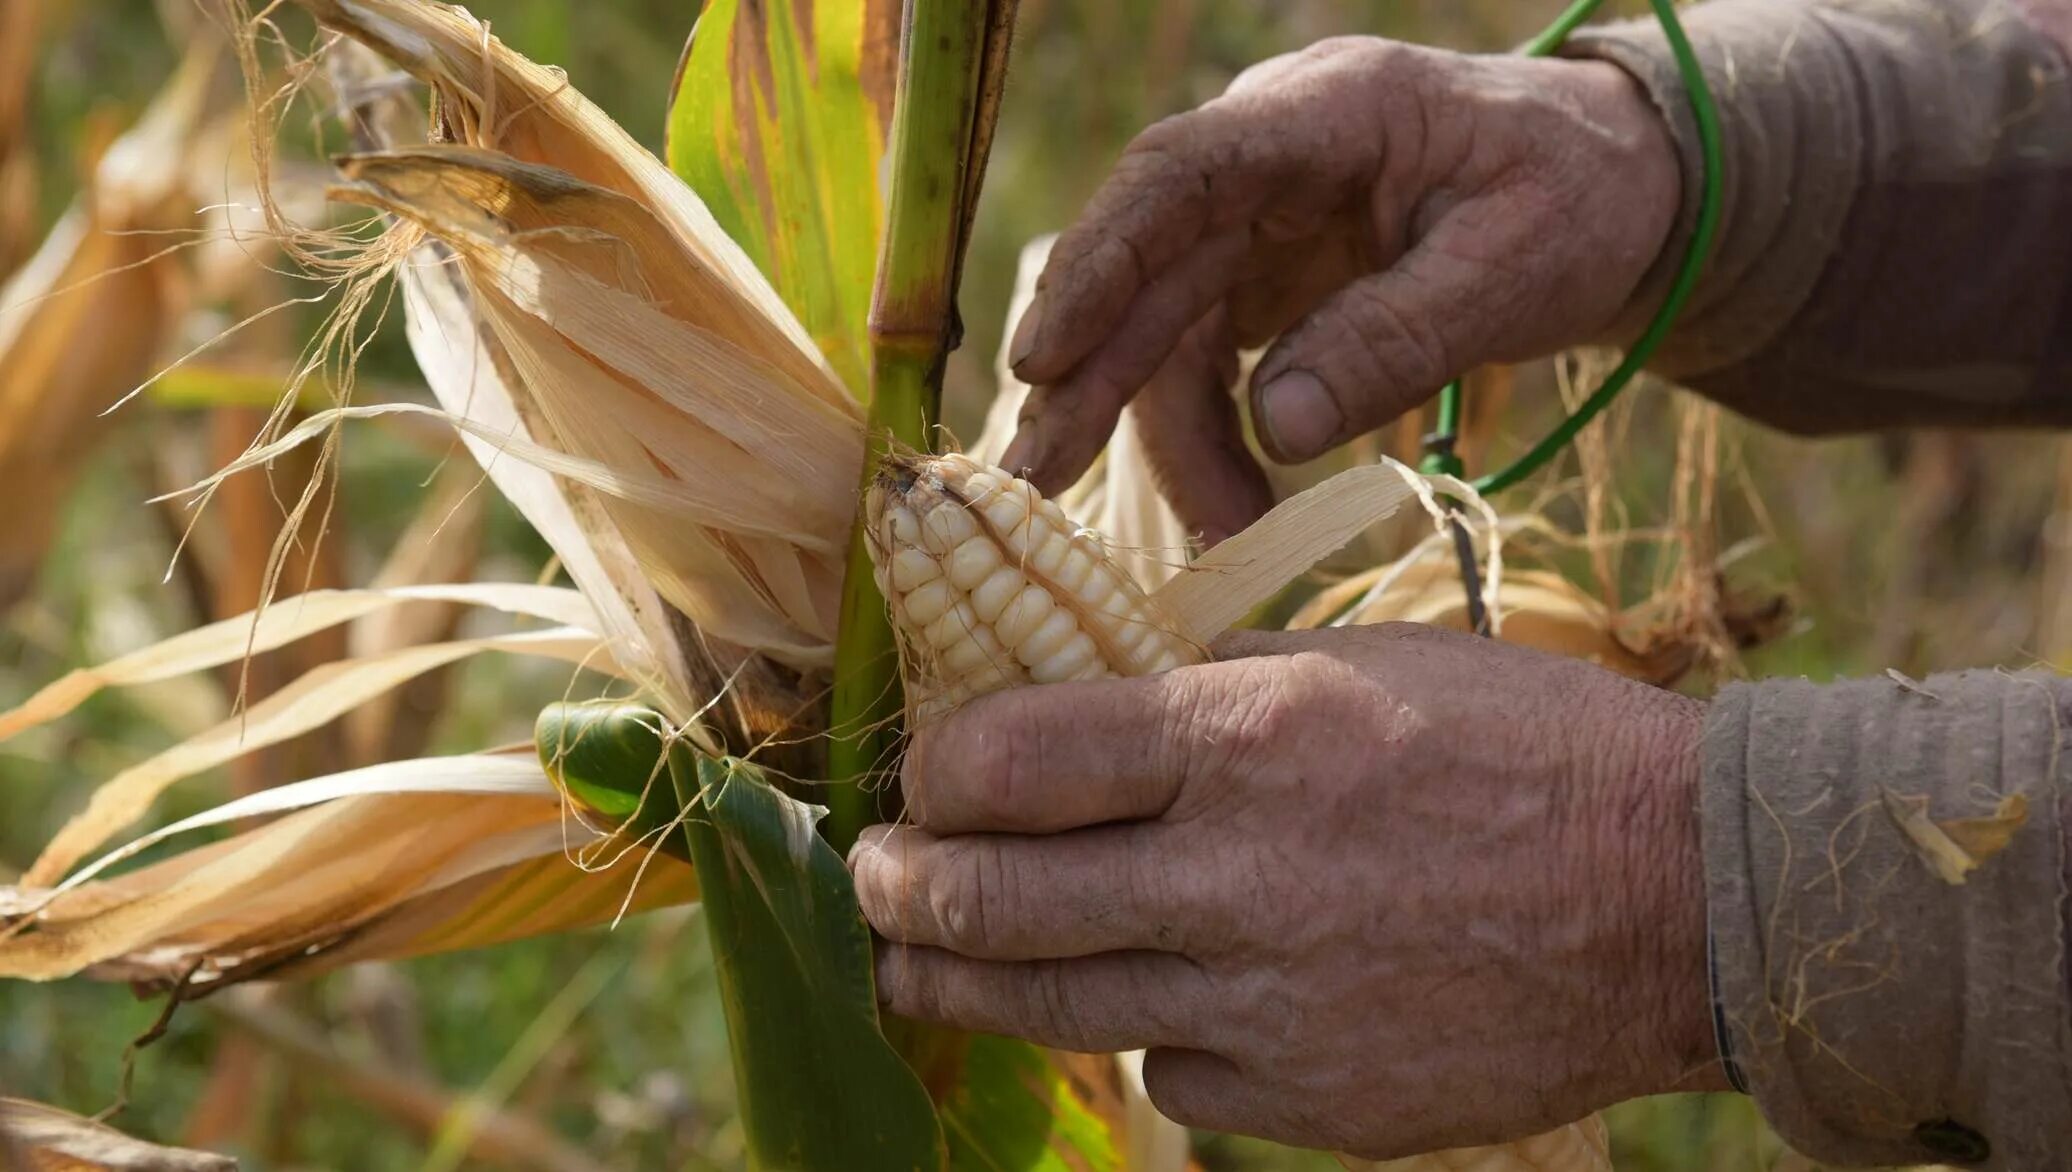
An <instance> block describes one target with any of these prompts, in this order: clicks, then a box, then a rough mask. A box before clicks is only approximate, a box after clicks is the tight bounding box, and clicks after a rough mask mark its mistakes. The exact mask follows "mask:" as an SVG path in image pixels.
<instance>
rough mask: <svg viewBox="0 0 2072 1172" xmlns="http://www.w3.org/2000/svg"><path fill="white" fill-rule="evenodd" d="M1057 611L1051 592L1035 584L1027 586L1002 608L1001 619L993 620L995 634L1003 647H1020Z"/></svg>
mask: <svg viewBox="0 0 2072 1172" xmlns="http://www.w3.org/2000/svg"><path fill="white" fill-rule="evenodd" d="M1056 609H1057V602H1056V600H1054V599H1052V598H1051V596H1050V591H1048V590H1045V589H1044V588H1043V587H1041V586H1037V585H1033V584H1032V585H1029V586H1025V587H1023V588H1022V592H1021V593H1020V594H1017V595H1015V596H1014V601H1012V602H1009V603H1008V604H1007V605H1006V606H1005V607H1002V608H1001V610H1000V617H999V618H997V619H994V620H993V633H994V634H995V635H998V636H999V637H1000V642H1001V643H1002V644H1003V645H1005V646H1008V647H1014V646H1018V645H1020V643H1021V641H1022V640H1024V639H1026V638H1028V637H1029V636H1030V635H1032V634H1034V633H1035V631H1036V628H1037V626H1038V625H1040V624H1041V623H1042V622H1043V620H1045V619H1047V618H1049V617H1050V612H1051V611H1053V610H1056Z"/></svg>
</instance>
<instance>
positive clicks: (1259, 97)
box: [1001, 38, 1681, 534]
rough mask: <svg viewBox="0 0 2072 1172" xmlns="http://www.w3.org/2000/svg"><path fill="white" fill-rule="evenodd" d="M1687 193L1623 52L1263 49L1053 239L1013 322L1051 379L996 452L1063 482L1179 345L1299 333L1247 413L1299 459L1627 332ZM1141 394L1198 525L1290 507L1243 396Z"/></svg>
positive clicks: (1153, 437) (1053, 483)
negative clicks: (1588, 56)
mask: <svg viewBox="0 0 2072 1172" xmlns="http://www.w3.org/2000/svg"><path fill="white" fill-rule="evenodd" d="M1680 192H1681V180H1680V178H1679V173H1678V169H1677V159H1676V156H1675V151H1674V148H1673V146H1672V145H1671V142H1670V138H1669V134H1668V131H1667V128H1666V127H1665V126H1664V125H1663V123H1662V121H1661V118H1660V115H1659V114H1658V113H1657V112H1656V111H1655V110H1654V108H1653V107H1652V106H1651V105H1650V104H1649V103H1648V100H1647V98H1646V97H1645V95H1644V94H1643V93H1642V92H1641V90H1640V88H1639V86H1637V85H1636V84H1635V83H1634V82H1633V81H1632V80H1631V79H1630V78H1628V77H1627V76H1626V75H1625V74H1624V73H1622V72H1621V71H1620V70H1619V69H1618V68H1617V67H1615V66H1612V65H1609V64H1605V63H1602V62H1580V61H1548V60H1528V59H1524V58H1520V57H1472V56H1463V55H1460V54H1456V53H1448V52H1442V51H1438V50H1432V49H1423V48H1417V47H1413V46H1408V45H1403V44H1398V43H1394V42H1389V41H1382V40H1375V39H1370V38H1345V39H1339V40H1330V41H1324V42H1321V43H1319V44H1317V45H1315V46H1312V47H1311V48H1309V49H1306V50H1304V51H1302V52H1300V53H1295V54H1291V55H1289V56H1285V57H1278V58H1275V59H1273V60H1270V61H1267V62H1265V63H1263V64H1261V65H1259V66H1256V67H1255V68H1253V69H1251V70H1249V71H1247V72H1246V73H1245V74H1243V75H1242V76H1241V77H1239V78H1238V79H1237V81H1236V82H1235V83H1233V84H1232V85H1231V87H1230V91H1229V92H1228V93H1227V94H1225V95H1224V96H1223V97H1221V98H1218V99H1216V100H1215V101H1212V102H1210V103H1208V104H1207V105H1205V106H1203V107H1201V108H1200V109H1197V110H1194V111H1191V112H1189V113H1186V114H1182V115H1180V116H1178V117H1174V118H1170V119H1167V120H1166V121H1163V122H1160V123H1158V124H1157V125H1155V126H1153V127H1151V128H1150V129H1149V130H1147V131H1145V132H1144V133H1143V134H1142V135H1141V136H1139V137H1138V139H1137V140H1136V141H1135V142H1134V143H1133V144H1131V146H1130V147H1129V149H1128V151H1127V152H1125V153H1124V155H1123V156H1122V158H1121V160H1120V161H1119V162H1118V163H1117V164H1116V166H1115V170H1114V172H1113V174H1112V175H1111V176H1110V177H1109V179H1108V180H1107V182H1106V184H1105V185H1104V186H1103V187H1102V188H1101V189H1100V191H1099V192H1098V193H1097V194H1096V195H1095V196H1094V198H1093V199H1092V201H1091V202H1090V203H1089V204H1088V205H1087V208H1086V210H1085V212H1084V213H1083V214H1082V215H1081V217H1080V219H1079V221H1078V222H1077V223H1076V224H1075V225H1074V226H1073V227H1072V228H1071V229H1069V230H1068V231H1067V232H1065V234H1064V235H1063V236H1061V237H1060V238H1059V240H1058V242H1057V245H1056V246H1055V248H1054V249H1053V251H1052V253H1051V256H1050V261H1049V263H1048V265H1047V267H1046V268H1045V271H1044V273H1043V276H1042V278H1041V279H1040V281H1039V282H1038V286H1037V295H1036V299H1035V302H1034V303H1033V304H1032V306H1031V308H1030V310H1029V312H1028V313H1027V314H1026V315H1025V316H1024V317H1023V319H1022V324H1021V327H1020V329H1019V330H1018V332H1017V333H1016V335H1015V340H1014V349H1013V350H1012V354H1013V356H1014V360H1015V363H1014V364H1015V369H1016V371H1017V373H1018V374H1020V375H1021V377H1022V378H1024V379H1025V380H1027V381H1028V382H1030V383H1032V384H1035V385H1036V387H1037V390H1036V392H1035V393H1034V394H1032V395H1031V396H1030V398H1029V400H1028V403H1027V405H1026V406H1025V407H1024V409H1023V413H1022V418H1021V429H1020V433H1019V434H1018V436H1017V438H1016V441H1015V443H1014V444H1013V445H1012V446H1011V447H1010V448H1009V449H1008V451H1007V453H1006V454H1005V458H1004V459H1003V460H1002V461H1001V463H1002V464H1003V466H1005V467H1007V468H1010V469H1014V470H1017V471H1020V470H1022V469H1023V468H1027V469H1028V470H1029V471H1030V473H1031V479H1032V480H1034V481H1035V483H1036V485H1037V486H1038V487H1039V488H1041V489H1042V490H1043V491H1045V492H1056V491H1058V490H1059V489H1061V488H1063V487H1065V486H1066V485H1068V484H1070V483H1071V482H1072V481H1073V480H1075V479H1077V478H1078V476H1079V475H1080V473H1081V472H1083V471H1084V470H1085V469H1086V467H1087V465H1088V464H1089V463H1090V462H1091V461H1092V459H1093V457H1094V455H1095V453H1097V452H1098V451H1099V450H1100V448H1101V445H1102V444H1103V443H1105V442H1106V440H1107V437H1108V435H1109V432H1110V431H1111V430H1113V428H1114V426H1115V420H1116V416H1117V414H1118V413H1119V412H1120V411H1121V410H1122V408H1123V407H1124V405H1125V404H1129V403H1131V401H1132V398H1133V396H1135V395H1136V394H1137V392H1138V390H1139V389H1140V388H1142V387H1143V386H1144V385H1145V384H1146V382H1147V381H1148V380H1149V379H1151V377H1152V375H1153V373H1154V372H1155V371H1157V370H1158V369H1159V368H1160V366H1161V364H1162V363H1164V362H1165V361H1166V359H1167V356H1168V355H1170V354H1171V353H1172V352H1173V351H1174V349H1175V347H1176V346H1178V345H1180V343H1181V340H1182V339H1183V337H1184V338H1188V339H1189V345H1190V347H1192V348H1194V349H1197V350H1200V351H1203V352H1206V353H1210V354H1223V355H1231V354H1234V352H1235V348H1236V347H1237V346H1239V345H1243V346H1247V347H1249V346H1256V345H1260V344H1263V343H1264V342H1266V341H1267V340H1268V339H1270V338H1274V337H1276V336H1278V341H1276V342H1275V343H1274V345H1273V346H1272V347H1271V349H1269V350H1268V352H1267V353H1266V355H1265V357H1264V358H1263V359H1262V361H1261V362H1260V364H1259V366H1258V368H1257V369H1256V370H1255V371H1254V373H1253V378H1252V398H1251V402H1252V415H1253V419H1254V421H1255V423H1256V424H1257V425H1258V427H1257V430H1258V434H1259V438H1260V440H1261V443H1262V444H1263V446H1264V447H1265V448H1266V450H1267V453H1268V454H1269V455H1271V456H1273V457H1274V458H1276V459H1280V460H1302V459H1308V458H1310V457H1313V456H1316V455H1319V454H1321V453H1322V452H1323V451H1325V450H1326V449H1327V448H1329V447H1331V446H1333V445H1336V444H1338V443H1341V442H1343V441H1345V440H1347V439H1349V438H1351V437H1353V436H1355V435H1358V434H1360V433H1362V432H1366V431H1370V430H1372V429H1374V428H1376V427H1379V426H1381V425H1382V424H1384V423H1387V422H1388V421H1390V420H1391V419H1394V418H1395V417H1396V416H1398V415H1400V414H1402V413H1403V412H1404V411H1407V410H1409V409H1411V408H1412V407H1415V406H1416V405H1418V404H1419V403H1422V402H1424V401H1425V400H1426V399H1428V398H1429V397H1430V396H1431V395H1432V394H1433V393H1434V392H1436V391H1437V390H1438V389H1439V387H1440V386H1441V385H1442V384H1444V383H1445V382H1446V381H1448V380H1449V379H1451V378H1454V377H1456V376H1458V375H1460V374H1462V373H1464V372H1465V371H1466V370H1468V369H1469V368H1471V367H1473V366H1476V365H1478V364H1481V363H1484V362H1490V361H1509V360H1519V359H1524V358H1527V357H1531V356H1534V355H1538V354H1543V353H1547V352H1550V351H1553V350H1557V349H1560V348H1562V347H1564V346H1568V345H1572V344H1576V343H1579V342H1585V341H1593V340H1605V341H1616V340H1623V339H1619V338H1617V337H1616V336H1615V335H1616V333H1617V332H1618V330H1619V329H1620V328H1621V326H1622V324H1624V323H1621V322H1620V321H1618V320H1616V319H1619V318H1620V317H1621V316H1622V315H1621V311H1622V309H1624V308H1626V306H1627V302H1628V300H1629V299H1630V298H1631V297H1632V296H1633V295H1634V293H1635V290H1636V288H1637V286H1638V285H1639V283H1640V281H1641V278H1642V277H1643V276H1644V274H1645V273H1646V271H1647V269H1648V267H1649V266H1650V264H1652V263H1653V262H1654V260H1655V258H1656V256H1657V255H1658V254H1659V252H1660V251H1661V249H1662V246H1663V244H1664V242H1665V241H1666V239H1667V237H1668V233H1669V228H1670V226H1671V223H1672V221H1673V220H1674V218H1675V215H1676V210H1677V206H1678V200H1679V198H1680ZM1196 365H1202V363H1200V362H1197V363H1196ZM1209 365H1211V366H1213V365H1214V364H1213V363H1210V364H1209ZM1195 381H1196V382H1197V383H1200V380H1195ZM1200 385H1202V386H1203V387H1204V389H1205V391H1206V393H1208V394H1213V395H1219V396H1220V395H1223V394H1225V393H1226V392H1227V390H1228V383H1227V382H1224V383H1222V384H1220V385H1218V384H1215V383H1213V382H1210V383H1201V384H1200ZM1132 409H1133V410H1135V411H1137V412H1138V413H1139V418H1140V421H1141V422H1142V423H1143V428H1142V431H1143V433H1144V436H1145V440H1146V446H1147V453H1148V455H1149V457H1150V459H1151V461H1152V463H1153V465H1154V470H1155V471H1156V472H1157V473H1158V474H1159V478H1160V483H1161V486H1162V487H1164V488H1165V489H1166V490H1167V491H1168V493H1169V495H1171V496H1172V497H1173V498H1174V500H1173V503H1174V505H1175V507H1176V508H1177V509H1178V510H1179V512H1180V514H1181V516H1182V518H1183V519H1184V520H1185V521H1187V522H1188V523H1189V524H1190V525H1192V526H1195V527H1197V528H1200V529H1202V530H1204V531H1206V532H1208V533H1210V534H1226V533H1232V532H1236V531H1237V530H1238V529H1241V528H1243V527H1244V526H1245V525H1247V524H1249V523H1250V522H1251V521H1252V520H1253V519H1254V517H1255V516H1256V515H1257V514H1258V513H1259V512H1260V511H1262V510H1263V509H1264V508H1265V507H1266V506H1267V505H1269V504H1271V501H1270V500H1268V499H1265V498H1264V497H1263V496H1262V495H1261V494H1262V493H1263V483H1264V482H1263V480H1262V479H1261V478H1260V477H1259V475H1258V473H1257V470H1256V468H1252V467H1250V463H1251V457H1250V456H1249V454H1247V452H1246V450H1245V447H1244V445H1243V444H1242V443H1241V442H1237V432H1236V428H1237V419H1236V416H1235V414H1234V413H1233V412H1231V411H1229V410H1227V409H1223V410H1205V409H1203V408H1202V407H1201V406H1200V405H1198V404H1193V403H1190V402H1188V401H1187V397H1186V396H1184V395H1179V396H1176V395H1156V396H1147V397H1146V398H1145V399H1141V400H1138V401H1136V402H1135V404H1134V405H1133V407H1132Z"/></svg>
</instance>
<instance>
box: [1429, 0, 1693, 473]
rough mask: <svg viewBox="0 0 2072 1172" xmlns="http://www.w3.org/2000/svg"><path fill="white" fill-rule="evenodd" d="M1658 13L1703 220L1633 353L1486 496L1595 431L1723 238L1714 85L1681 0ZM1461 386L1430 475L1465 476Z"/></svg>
mask: <svg viewBox="0 0 2072 1172" xmlns="http://www.w3.org/2000/svg"><path fill="white" fill-rule="evenodd" d="M1601 3H1602V0H1576V2H1575V3H1574V4H1571V5H1570V6H1569V7H1568V10H1567V11H1565V12H1563V13H1562V14H1561V16H1560V18H1559V19H1557V20H1556V21H1555V22H1554V23H1553V24H1552V25H1549V26H1548V28H1547V30H1546V31H1545V32H1543V33H1541V34H1540V35H1539V36H1538V37H1535V38H1534V39H1533V40H1532V42H1531V43H1530V44H1528V45H1527V46H1526V47H1525V52H1526V54H1527V55H1529V56H1534V57H1544V56H1546V55H1547V54H1549V53H1552V52H1554V51H1555V50H1556V49H1558V48H1560V47H1561V45H1562V43H1563V42H1564V41H1566V40H1567V39H1568V36H1569V34H1570V33H1573V32H1574V31H1575V30H1576V29H1577V28H1578V27H1580V26H1581V25H1582V24H1583V22H1584V21H1586V20H1588V19H1590V17H1591V15H1592V14H1593V13H1595V12H1596V10H1597V8H1598V6H1599V4H1601ZM1649 3H1650V4H1651V5H1652V6H1653V8H1654V10H1655V18H1656V19H1657V20H1658V21H1660V22H1661V25H1662V33H1663V36H1665V37H1666V38H1667V39H1668V41H1669V51H1670V53H1671V54H1673V55H1674V56H1675V58H1676V69H1677V73H1678V75H1679V76H1681V77H1682V79H1683V83H1684V88H1685V89H1686V90H1687V91H1689V94H1690V101H1691V115H1692V117H1693V118H1694V119H1695V120H1696V122H1697V124H1698V147H1699V153H1700V157H1701V159H1702V175H1701V178H1700V187H1699V196H1698V221H1697V225H1696V227H1695V228H1694V229H1693V231H1692V233H1691V243H1690V246H1689V247H1688V248H1687V249H1686V250H1685V251H1684V258H1683V264H1682V267H1680V268H1679V269H1678V270H1677V273H1676V279H1675V281H1674V282H1673V283H1671V285H1670V287H1669V293H1668V295H1667V296H1665V297H1664V298H1663V299H1662V307H1661V308H1660V309H1658V310H1656V311H1655V316H1654V319H1653V320H1652V321H1650V322H1649V323H1648V327H1647V329H1646V330H1644V331H1642V333H1641V335H1640V337H1639V339H1637V340H1636V341H1635V342H1634V343H1633V346H1632V348H1630V349H1629V350H1627V352H1626V357H1625V359H1624V360H1623V361H1621V362H1620V363H1619V365H1618V367H1617V368H1616V369H1614V370H1613V371H1612V373H1611V374H1610V376H1609V377H1607V378H1606V379H1605V380H1604V383H1603V385H1601V386H1599V387H1598V388H1597V389H1596V390H1595V391H1593V392H1591V394H1590V397H1589V398H1588V399H1585V400H1584V401H1583V405H1582V406H1580V407H1578V408H1576V410H1575V412H1574V413H1573V414H1571V415H1570V416H1569V417H1568V418H1567V419H1564V420H1562V421H1561V424H1560V425H1559V426H1558V427H1556V428H1555V429H1554V430H1553V431H1552V432H1550V433H1548V435H1547V436H1546V438H1544V439H1542V440H1540V442H1539V443H1537V444H1534V445H1533V446H1532V448H1531V450H1529V451H1527V452H1526V453H1525V454H1524V455H1522V456H1520V457H1518V458H1517V459H1516V460H1514V461H1512V462H1511V463H1510V464H1508V465H1506V466H1505V467H1503V468H1501V469H1498V470H1497V471H1495V472H1492V473H1490V474H1489V475H1487V476H1483V477H1480V478H1478V479H1476V480H1475V481H1474V482H1473V484H1474V487H1475V490H1476V491H1477V492H1481V493H1485V494H1486V493H1493V492H1499V491H1501V490H1503V489H1506V488H1509V487H1511V486H1512V485H1514V484H1517V483H1518V482H1519V481H1521V480H1523V479H1525V478H1526V477H1528V476H1530V475H1532V474H1533V473H1534V472H1537V471H1539V470H1540V469H1541V468H1542V467H1544V466H1545V465H1546V463H1547V462H1548V461H1549V460H1552V459H1553V458H1554V457H1555V456H1556V455H1558V454H1559V453H1560V452H1561V450H1562V449H1563V448H1566V447H1567V446H1568V445H1569V444H1570V443H1571V442H1573V441H1574V440H1575V438H1576V435H1577V434H1578V433H1579V432H1581V431H1582V430H1583V428H1585V427H1587V426H1589V424H1590V421H1591V420H1593V419H1596V418H1597V417H1598V416H1599V415H1601V414H1603V413H1604V409H1605V408H1606V407H1609V406H1611V404H1612V400H1614V399H1616V398H1617V397H1618V395H1619V392H1620V391H1623V390H1625V389H1626V385H1627V384H1628V383H1630V382H1632V381H1633V376H1635V375H1636V374H1639V373H1640V370H1641V368H1642V367H1644V366H1646V365H1647V362H1648V360H1649V359H1650V358H1653V357H1654V354H1655V351H1656V350H1657V349H1659V348H1660V347H1661V345H1662V342H1663V340H1664V339H1665V338H1667V337H1668V336H1669V331H1670V328H1671V327H1672V326H1674V325H1675V324H1676V319H1677V315H1678V314H1680V313H1681V312H1682V311H1683V307H1684V303H1685V302H1686V301H1689V300H1690V297H1691V291H1692V290H1693V289H1695V288H1697V285H1698V276H1699V272H1700V270H1701V269H1703V268H1704V265H1705V258H1706V256H1707V255H1708V254H1710V253H1711V251H1712V241H1713V238H1714V237H1715V236H1717V235H1718V233H1719V218H1720V203H1721V201H1722V198H1723V196H1724V193H1725V186H1726V185H1725V179H1724V177H1723V175H1722V172H1723V170H1724V166H1725V160H1724V152H1723V150H1722V148H1721V144H1720V126H1719V108H1718V107H1717V106H1716V105H1715V104H1714V103H1713V99H1712V88H1711V86H1709V85H1708V84H1706V81H1705V71H1704V69H1703V68H1702V67H1701V66H1700V65H1699V64H1698V54H1697V52H1696V51H1695V50H1694V49H1692V48H1691V41H1690V38H1689V37H1688V36H1686V35H1685V34H1684V28H1683V22H1682V21H1680V20H1678V19H1677V16H1676V3H1675V0H1649ZM1461 398H1462V396H1461V385H1460V383H1459V381H1458V380H1456V381H1454V382H1451V383H1448V384H1447V385H1446V387H1445V389H1443V390H1441V391H1440V392H1439V420H1438V427H1437V429H1436V430H1435V431H1434V432H1433V433H1432V435H1431V437H1430V438H1429V439H1428V440H1427V441H1426V443H1427V454H1426V456H1425V460H1424V470H1425V472H1427V473H1435V472H1451V473H1452V474H1454V475H1459V474H1460V473H1459V469H1460V457H1459V456H1457V455H1455V454H1454V442H1455V440H1456V439H1457V437H1458V435H1459V429H1460V417H1461Z"/></svg>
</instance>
